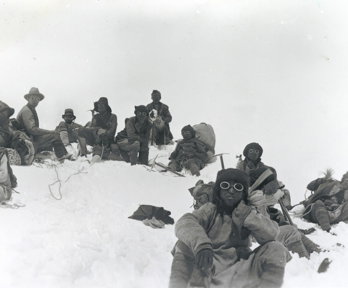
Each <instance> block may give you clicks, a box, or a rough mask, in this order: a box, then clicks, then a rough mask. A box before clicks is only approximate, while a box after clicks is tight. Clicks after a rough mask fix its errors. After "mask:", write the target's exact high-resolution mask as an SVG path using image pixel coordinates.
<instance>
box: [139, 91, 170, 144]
mask: <svg viewBox="0 0 348 288" xmlns="http://www.w3.org/2000/svg"><path fill="white" fill-rule="evenodd" d="M151 99H152V103H150V104H148V105H147V106H146V108H147V110H148V112H149V116H150V119H151V121H153V124H154V125H153V126H152V130H151V131H152V135H151V142H153V141H154V142H155V143H156V145H167V144H170V142H171V140H172V139H173V135H172V133H171V132H170V128H169V123H170V122H171V121H172V115H171V114H170V112H169V107H168V106H167V105H165V104H163V103H162V102H161V92H159V91H158V90H153V91H152V93H151ZM151 145H153V143H151Z"/></svg>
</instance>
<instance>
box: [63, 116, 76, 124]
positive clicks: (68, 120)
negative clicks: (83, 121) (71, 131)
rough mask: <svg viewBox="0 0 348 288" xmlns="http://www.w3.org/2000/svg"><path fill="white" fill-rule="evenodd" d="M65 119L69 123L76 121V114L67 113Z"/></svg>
mask: <svg viewBox="0 0 348 288" xmlns="http://www.w3.org/2000/svg"><path fill="white" fill-rule="evenodd" d="M64 121H65V123H67V124H71V123H72V122H73V121H74V116H73V115H71V114H67V115H65V116H64Z"/></svg>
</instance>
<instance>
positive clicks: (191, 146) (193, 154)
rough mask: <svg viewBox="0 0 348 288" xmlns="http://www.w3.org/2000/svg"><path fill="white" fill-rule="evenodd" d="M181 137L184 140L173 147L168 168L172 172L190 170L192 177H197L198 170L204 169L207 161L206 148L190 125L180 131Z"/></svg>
mask: <svg viewBox="0 0 348 288" xmlns="http://www.w3.org/2000/svg"><path fill="white" fill-rule="evenodd" d="M181 135H182V137H183V138H184V139H183V140H181V141H180V142H178V144H177V145H176V147H175V150H174V151H173V152H172V154H170V157H169V160H171V161H170V162H169V164H168V167H169V168H170V169H171V170H173V171H178V172H180V171H181V170H182V169H184V168H185V169H188V170H190V172H191V174H192V175H196V176H199V175H200V172H199V171H200V170H201V169H203V168H204V166H205V165H206V163H207V161H208V154H207V151H208V148H207V146H206V145H205V144H204V143H203V142H202V141H200V140H198V139H197V138H196V137H195V136H196V132H195V130H194V129H193V128H192V127H191V125H187V126H185V127H183V128H182V129H181Z"/></svg>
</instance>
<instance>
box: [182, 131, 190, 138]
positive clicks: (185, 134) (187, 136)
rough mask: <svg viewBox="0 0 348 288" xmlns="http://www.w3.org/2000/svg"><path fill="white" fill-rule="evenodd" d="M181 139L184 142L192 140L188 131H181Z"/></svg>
mask: <svg viewBox="0 0 348 288" xmlns="http://www.w3.org/2000/svg"><path fill="white" fill-rule="evenodd" d="M182 137H183V138H184V139H185V140H189V139H191V138H192V132H191V131H190V130H184V131H182Z"/></svg>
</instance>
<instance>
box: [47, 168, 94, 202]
mask: <svg viewBox="0 0 348 288" xmlns="http://www.w3.org/2000/svg"><path fill="white" fill-rule="evenodd" d="M52 166H53V167H54V171H55V172H56V175H57V180H56V181H54V182H53V183H51V184H49V185H48V189H49V190H50V194H51V196H52V198H54V199H55V200H62V199H63V195H62V185H63V184H62V180H61V179H60V178H59V174H58V170H57V165H52ZM83 170H84V167H82V168H80V169H78V170H77V171H76V173H73V174H71V175H70V176H69V177H68V178H67V179H66V180H65V181H64V183H67V182H68V181H69V180H70V178H71V177H72V176H75V175H78V174H82V173H83V174H87V173H88V172H87V171H83ZM57 183H59V186H58V193H59V195H58V197H57V196H55V195H54V194H53V192H52V189H51V187H52V186H54V185H55V184H57Z"/></svg>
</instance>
